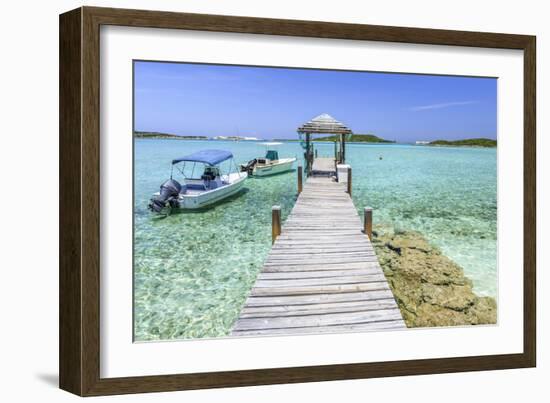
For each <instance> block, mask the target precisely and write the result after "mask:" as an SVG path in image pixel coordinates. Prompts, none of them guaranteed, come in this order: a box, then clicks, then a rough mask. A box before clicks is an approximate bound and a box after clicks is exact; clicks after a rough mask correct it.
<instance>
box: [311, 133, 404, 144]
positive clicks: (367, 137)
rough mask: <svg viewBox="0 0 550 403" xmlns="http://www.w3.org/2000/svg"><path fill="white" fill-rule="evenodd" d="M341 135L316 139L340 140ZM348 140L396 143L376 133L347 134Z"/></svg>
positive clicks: (352, 141) (354, 141) (353, 141)
mask: <svg viewBox="0 0 550 403" xmlns="http://www.w3.org/2000/svg"><path fill="white" fill-rule="evenodd" d="M339 140H340V136H339V135H336V136H328V137H321V138H318V139H314V141H339ZM346 141H348V142H350V143H395V141H392V140H386V139H383V138H380V137H378V136H375V135H374V134H352V135H351V136H346Z"/></svg>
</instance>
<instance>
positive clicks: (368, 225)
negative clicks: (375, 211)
mask: <svg viewBox="0 0 550 403" xmlns="http://www.w3.org/2000/svg"><path fill="white" fill-rule="evenodd" d="M363 225H364V228H363V232H364V233H365V235H366V236H368V237H369V239H370V240H371V241H372V208H371V207H365V218H364V224H363Z"/></svg>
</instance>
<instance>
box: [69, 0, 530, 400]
mask: <svg viewBox="0 0 550 403" xmlns="http://www.w3.org/2000/svg"><path fill="white" fill-rule="evenodd" d="M102 25H119V26H131V27H149V28H171V29H186V30H201V31H215V32H232V33H251V34H268V35H284V36H302V37H316V38H334V39H351V40H358V41H365V40H368V41H381V42H401V43H414V44H433V45H450V46H454V45H456V46H469V47H480V48H499V49H519V50H523V52H524V57H523V60H524V100H523V101H524V111H523V113H524V137H523V138H524V178H523V179H524V245H523V247H524V257H523V258H524V268H523V278H524V283H523V287H524V289H523V295H524V306H523V315H524V327H523V343H524V347H523V353H521V354H504V355H490V356H468V357H456V358H441V359H420V360H407V361H392V362H375V363H359V364H342V365H323V366H308V367H290V368H276V369H255V370H240V371H228V372H211V373H193V374H174V375H158V376H139V377H127V378H101V377H100V315H99V312H100V307H99V301H100V299H99V290H100V277H99V247H100V246H99V245H100V231H99V228H100V225H99V222H100V221H99V220H100V212H99V201H100V194H99V193H100V172H99V166H100V163H99V161H100V147H99V138H100V136H99V130H100V127H99V111H100V105H99V102H100V101H99V99H100V98H99V88H100V84H99V71H100V62H99V54H100V49H99V46H100V45H99V44H100V41H99V35H100V26H102ZM535 43H536V42H535V37H534V36H527V35H510V34H497V33H483V32H461V31H447V30H436V29H419V28H401V27H389V26H374V25H357V24H339V23H329V22H314V21H295V20H277V19H265V18H250V17H229V16H220V15H201V14H185V13H172V12H159V11H143V10H122V9H110V8H95V7H81V8H78V9H75V10H73V11H69V12H67V13H65V14H62V15H61V16H60V87H59V91H60V115H59V119H60V195H59V196H60V222H59V225H60V252H59V259H60V274H59V276H60V277H59V278H60V280H59V281H60V283H59V285H60V294H59V300H60V314H59V320H60V344H59V361H60V387H61V388H62V389H64V390H66V391H69V392H72V393H75V394H77V395H81V396H93V395H110V394H121V393H139V392H160V391H171V390H187V389H201V388H218V387H234V386H249V385H265V384H278V383H295V382H315V381H328V380H342V379H357V378H371V377H373V378H374V377H387V376H400V375H419V374H435V373H449V372H460V371H481V370H496V369H508V368H525V367H534V366H535V363H536V308H535V302H536V287H535V264H536V213H535V208H536V147H535V144H536V138H535V134H536V129H535V121H536V119H535V112H536V94H535V89H536V85H535V82H536V81H535V80H536V78H535V74H536V72H535V61H536V56H535V54H536V50H535V46H536V45H535Z"/></svg>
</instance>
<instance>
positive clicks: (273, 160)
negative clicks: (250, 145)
mask: <svg viewBox="0 0 550 403" xmlns="http://www.w3.org/2000/svg"><path fill="white" fill-rule="evenodd" d="M261 144H262V145H264V146H265V147H266V153H265V157H260V158H254V159H253V160H251V161H248V163H247V164H242V165H241V171H243V172H248V174H249V175H253V176H268V175H275V174H280V173H282V172H286V171H290V170H291V169H292V166H293V165H294V162H296V158H279V152H278V151H277V147H278V146H280V145H281V144H283V143H261Z"/></svg>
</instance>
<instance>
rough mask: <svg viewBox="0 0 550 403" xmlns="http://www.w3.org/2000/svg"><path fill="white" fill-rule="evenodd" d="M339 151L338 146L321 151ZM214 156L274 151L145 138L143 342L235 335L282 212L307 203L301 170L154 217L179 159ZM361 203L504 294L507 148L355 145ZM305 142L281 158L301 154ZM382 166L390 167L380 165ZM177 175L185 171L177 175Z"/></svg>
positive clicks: (139, 263) (137, 273)
mask: <svg viewBox="0 0 550 403" xmlns="http://www.w3.org/2000/svg"><path fill="white" fill-rule="evenodd" d="M317 147H318V149H319V155H330V154H331V153H332V152H333V145H332V144H318V145H317ZM205 148H223V149H228V150H231V151H232V152H233V154H234V155H235V160H236V162H237V163H242V162H246V161H248V160H250V159H252V158H254V157H256V156H257V155H259V154H262V153H263V147H262V146H259V145H258V144H256V143H252V142H251V143H248V142H238V143H237V142H205V141H185V140H135V166H134V170H135V179H134V180H135V183H134V192H135V197H134V224H135V228H134V299H135V301H134V307H135V308H134V309H135V324H134V325H135V338H136V340H165V339H175V338H176V339H177V338H196V337H218V336H225V335H227V334H228V332H229V331H230V329H231V326H232V324H233V322H234V321H235V319H236V318H237V317H238V314H239V311H240V309H241V306H242V304H243V303H244V300H245V299H246V296H247V294H248V291H249V289H250V288H251V286H252V284H253V283H254V280H255V278H256V275H257V273H258V271H259V270H260V269H261V264H262V262H263V260H264V259H265V257H266V255H267V253H268V252H269V249H270V247H271V206H272V205H274V204H279V205H281V207H282V216H283V220H284V219H285V218H286V216H287V215H288V213H289V212H290V210H291V209H292V206H293V205H294V201H295V198H296V172H290V173H287V174H281V175H277V176H273V177H267V178H261V179H254V178H251V179H248V180H247V182H246V185H245V187H246V190H245V191H244V192H242V193H241V194H239V195H238V196H236V197H233V198H232V199H231V200H229V201H227V202H225V203H222V204H218V205H216V206H214V207H212V208H209V209H206V210H202V211H198V212H185V213H182V214H174V215H172V216H170V217H167V218H165V219H154V218H153V216H152V214H151V213H150V212H149V211H148V210H147V203H148V201H149V198H150V196H151V194H152V193H153V192H155V191H157V190H158V187H159V185H160V184H161V183H162V182H163V181H164V180H166V179H167V178H168V177H169V175H170V161H171V160H172V159H173V158H175V157H178V156H182V155H185V154H187V153H190V152H193V151H198V150H201V149H205ZM346 151H347V161H348V163H350V164H351V165H352V166H353V192H354V193H353V199H354V202H355V205H356V206H357V208H358V209H359V210H360V211H361V212H362V210H363V207H364V206H367V205H369V206H371V207H373V208H374V209H375V211H374V220H375V229H377V228H378V229H383V230H387V229H389V230H393V229H398V230H399V229H403V230H417V231H420V232H422V233H423V234H424V235H425V236H426V237H427V238H428V239H429V240H430V241H431V242H433V243H434V244H436V245H437V246H439V247H440V248H441V249H442V250H443V252H444V253H445V254H446V255H447V256H449V257H450V258H451V259H453V260H454V261H456V262H457V263H458V264H459V265H461V266H462V267H463V268H464V270H465V272H466V275H467V276H468V277H470V278H471V279H472V280H473V281H474V286H475V290H476V292H478V293H479V294H483V295H492V296H496V292H497V290H496V286H497V281H496V278H497V277H496V212H497V210H496V150H495V149H473V148H433V147H414V146H401V145H360V144H357V145H356V144H348V146H347V150H346ZM301 154H302V150H301V148H300V145H299V144H298V143H285V144H284V145H283V146H281V148H280V155H281V156H297V157H300V156H301ZM380 156H381V157H382V159H379V157H380ZM175 178H176V179H177V178H178V177H177V175H176V176H175Z"/></svg>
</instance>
